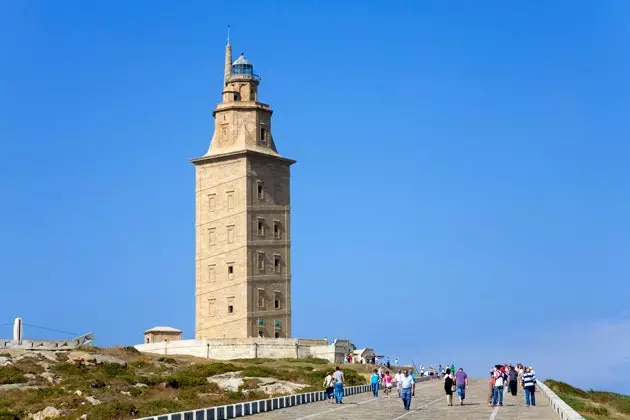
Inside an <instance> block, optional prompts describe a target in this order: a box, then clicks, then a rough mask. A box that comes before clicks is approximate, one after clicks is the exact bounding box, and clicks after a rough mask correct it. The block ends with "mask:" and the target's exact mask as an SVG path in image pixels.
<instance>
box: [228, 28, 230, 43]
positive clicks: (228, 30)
mask: <svg viewBox="0 0 630 420" xmlns="http://www.w3.org/2000/svg"><path fill="white" fill-rule="evenodd" d="M227 43H228V44H229V43H230V25H228V37H227Z"/></svg>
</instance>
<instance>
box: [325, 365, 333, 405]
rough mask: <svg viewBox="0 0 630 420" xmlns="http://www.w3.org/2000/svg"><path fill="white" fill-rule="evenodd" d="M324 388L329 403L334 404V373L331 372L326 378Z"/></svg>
mask: <svg viewBox="0 0 630 420" xmlns="http://www.w3.org/2000/svg"><path fill="white" fill-rule="evenodd" d="M324 388H325V389H326V391H325V398H326V401H328V403H332V400H333V397H334V395H335V379H334V378H333V376H332V372H329V373H328V375H326V377H325V378H324Z"/></svg>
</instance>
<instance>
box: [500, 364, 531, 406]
mask: <svg viewBox="0 0 630 420" xmlns="http://www.w3.org/2000/svg"><path fill="white" fill-rule="evenodd" d="M519 382H520V384H521V386H522V387H523V390H524V391H525V405H526V406H527V407H529V406H530V405H532V406H535V405H536V374H535V372H534V369H533V368H532V367H531V366H530V367H524V366H523V365H522V364H521V363H519V364H517V365H516V367H514V366H513V365H511V364H509V363H508V364H505V365H495V366H494V367H493V368H492V369H491V370H490V388H489V392H488V405H489V406H491V407H496V406H497V405H499V406H503V392H504V390H506V389H507V390H509V392H510V394H512V396H514V397H516V395H517V393H518V384H519Z"/></svg>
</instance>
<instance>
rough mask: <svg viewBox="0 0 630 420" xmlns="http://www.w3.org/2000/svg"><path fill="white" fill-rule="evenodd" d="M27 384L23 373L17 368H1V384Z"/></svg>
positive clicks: (10, 366)
mask: <svg viewBox="0 0 630 420" xmlns="http://www.w3.org/2000/svg"><path fill="white" fill-rule="evenodd" d="M24 382H26V378H25V377H24V374H23V373H22V371H21V370H20V369H18V368H16V367H15V366H12V365H9V366H2V367H0V384H21V383H24Z"/></svg>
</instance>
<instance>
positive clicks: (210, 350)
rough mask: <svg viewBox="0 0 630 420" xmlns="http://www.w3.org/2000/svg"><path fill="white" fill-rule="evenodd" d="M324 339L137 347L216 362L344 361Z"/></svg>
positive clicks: (189, 342) (233, 340) (239, 340)
mask: <svg viewBox="0 0 630 420" xmlns="http://www.w3.org/2000/svg"><path fill="white" fill-rule="evenodd" d="M324 343H325V341H324V340H304V339H299V338H224V339H212V340H177V341H162V342H157V343H144V344H138V345H136V346H134V347H135V348H136V349H137V350H138V351H140V352H143V353H154V354H161V355H186V356H196V357H202V358H207V359H215V360H231V359H257V358H268V359H288V358H298V359H300V358H309V357H318V358H322V359H326V360H328V361H329V362H331V363H342V362H343V350H342V349H339V348H337V347H338V346H337V345H335V344H331V345H315V346H313V344H324Z"/></svg>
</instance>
